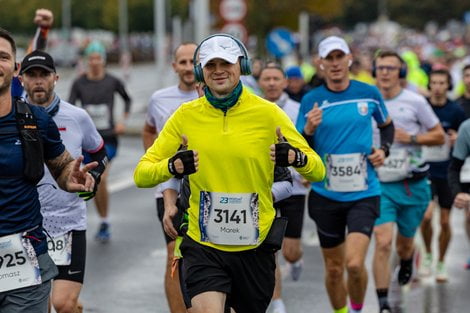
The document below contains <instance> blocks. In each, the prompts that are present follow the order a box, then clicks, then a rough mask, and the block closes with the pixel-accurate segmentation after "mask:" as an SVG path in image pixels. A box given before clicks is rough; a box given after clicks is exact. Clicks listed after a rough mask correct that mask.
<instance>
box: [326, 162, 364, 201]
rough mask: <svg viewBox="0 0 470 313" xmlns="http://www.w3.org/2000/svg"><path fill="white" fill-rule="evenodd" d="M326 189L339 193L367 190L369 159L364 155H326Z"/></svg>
mask: <svg viewBox="0 0 470 313" xmlns="http://www.w3.org/2000/svg"><path fill="white" fill-rule="evenodd" d="M325 163H326V189H327V190H330V191H337V192H353V191H363V190H366V189H367V158H366V155H365V154H364V153H349V154H326V155H325Z"/></svg>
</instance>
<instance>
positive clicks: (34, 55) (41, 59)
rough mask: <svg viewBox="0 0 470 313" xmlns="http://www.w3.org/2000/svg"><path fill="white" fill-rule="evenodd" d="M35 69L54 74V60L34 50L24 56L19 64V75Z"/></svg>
mask: <svg viewBox="0 0 470 313" xmlns="http://www.w3.org/2000/svg"><path fill="white" fill-rule="evenodd" d="M35 67H40V68H43V69H45V70H47V71H49V72H54V73H55V72H56V71H55V65H54V60H53V59H52V57H51V56H50V55H49V54H47V53H46V52H44V51H39V50H36V51H33V52H31V53H30V54H28V55H27V56H25V57H24V59H23V62H21V70H20V74H23V73H24V72H26V71H27V70H29V69H31V68H35Z"/></svg>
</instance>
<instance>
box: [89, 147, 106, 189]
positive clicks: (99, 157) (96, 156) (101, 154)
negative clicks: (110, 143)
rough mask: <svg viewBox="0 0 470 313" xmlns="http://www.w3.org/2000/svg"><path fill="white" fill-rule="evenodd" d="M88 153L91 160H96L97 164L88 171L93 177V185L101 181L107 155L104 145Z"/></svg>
mask: <svg viewBox="0 0 470 313" xmlns="http://www.w3.org/2000/svg"><path fill="white" fill-rule="evenodd" d="M89 154H90V159H91V160H92V161H96V162H98V166H97V167H95V168H94V169H92V170H91V171H90V172H89V173H90V174H91V176H93V178H94V179H95V185H98V184H99V183H100V181H101V175H102V174H103V173H104V170H105V169H106V166H107V165H108V155H107V154H106V149H105V147H104V145H103V146H102V147H101V149H99V150H98V151H96V152H94V153H89Z"/></svg>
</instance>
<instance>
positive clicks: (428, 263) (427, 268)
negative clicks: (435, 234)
mask: <svg viewBox="0 0 470 313" xmlns="http://www.w3.org/2000/svg"><path fill="white" fill-rule="evenodd" d="M432 263H433V261H432V254H431V253H426V254H425V255H424V259H423V262H422V263H421V267H420V269H419V276H421V277H429V276H431V275H432Z"/></svg>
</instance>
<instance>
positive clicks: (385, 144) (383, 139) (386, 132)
mask: <svg viewBox="0 0 470 313" xmlns="http://www.w3.org/2000/svg"><path fill="white" fill-rule="evenodd" d="M379 131H380V149H382V150H383V151H384V152H385V157H388V155H389V154H390V147H391V146H392V144H393V137H394V135H395V126H393V122H390V123H389V124H387V125H385V126H383V127H379Z"/></svg>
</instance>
